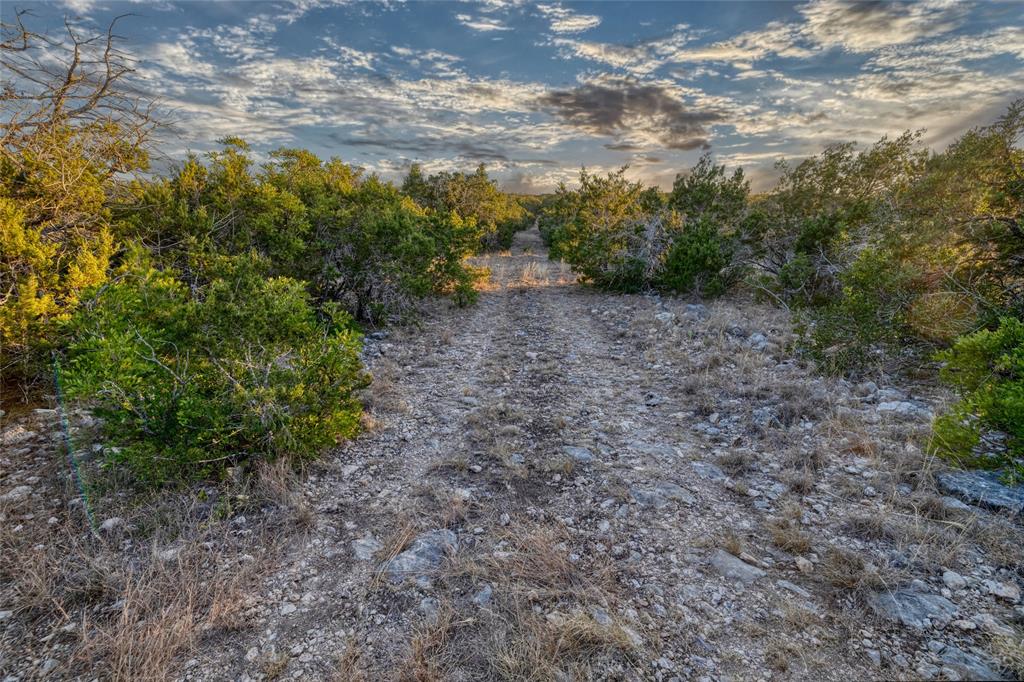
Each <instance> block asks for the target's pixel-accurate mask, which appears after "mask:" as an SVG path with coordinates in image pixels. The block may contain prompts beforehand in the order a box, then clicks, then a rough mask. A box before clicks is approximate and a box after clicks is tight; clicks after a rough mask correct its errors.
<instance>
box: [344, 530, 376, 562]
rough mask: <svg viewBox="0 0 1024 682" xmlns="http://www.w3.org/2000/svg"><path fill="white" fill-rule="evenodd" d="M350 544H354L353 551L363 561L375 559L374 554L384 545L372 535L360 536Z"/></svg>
mask: <svg viewBox="0 0 1024 682" xmlns="http://www.w3.org/2000/svg"><path fill="white" fill-rule="evenodd" d="M349 544H350V545H351V546H352V552H353V553H354V554H355V555H356V558H357V559H361V560H362V561H370V560H371V559H373V557H374V555H375V554H377V552H379V551H380V550H381V548H382V547H383V546H384V545H383V543H381V541H380V540H378V539H377V538H375V537H373V536H372V535H367V536H365V537H361V538H358V539H356V540H353V541H352V542H351V543H349Z"/></svg>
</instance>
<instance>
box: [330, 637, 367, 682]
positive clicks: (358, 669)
mask: <svg viewBox="0 0 1024 682" xmlns="http://www.w3.org/2000/svg"><path fill="white" fill-rule="evenodd" d="M328 679H329V680H330V682H369V679H370V677H369V674H368V673H367V671H366V667H365V664H364V662H363V651H362V649H361V648H360V647H359V643H358V642H357V641H356V640H355V638H354V637H350V638H349V640H348V641H347V642H346V643H345V650H344V651H342V652H341V655H340V656H338V659H337V661H336V662H335V665H334V670H333V671H332V673H331V675H330V676H329V678H328Z"/></svg>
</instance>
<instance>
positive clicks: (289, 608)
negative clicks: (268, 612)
mask: <svg viewBox="0 0 1024 682" xmlns="http://www.w3.org/2000/svg"><path fill="white" fill-rule="evenodd" d="M296 610H297V608H296V606H295V604H292V603H291V602H285V603H284V604H281V609H280V613H281V615H282V616H289V615H291V614H293V613H295V611H296Z"/></svg>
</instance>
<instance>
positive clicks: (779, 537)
mask: <svg viewBox="0 0 1024 682" xmlns="http://www.w3.org/2000/svg"><path fill="white" fill-rule="evenodd" d="M768 532H769V533H770V534H771V536H772V543H773V544H774V545H775V546H776V547H778V548H779V549H784V550H786V551H787V552H793V553H795V554H805V553H807V552H808V551H809V550H810V549H811V536H809V535H808V534H807V533H804V532H803V531H801V530H800V528H799V526H798V525H797V524H796V523H794V522H793V521H791V520H788V519H773V520H772V521H771V522H769V524H768Z"/></svg>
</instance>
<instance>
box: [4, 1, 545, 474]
mask: <svg viewBox="0 0 1024 682" xmlns="http://www.w3.org/2000/svg"><path fill="white" fill-rule="evenodd" d="M19 16H20V15H19ZM4 30H5V33H4V37H3V42H2V44H0V50H2V52H3V55H4V58H5V59H4V66H5V67H6V68H7V69H9V70H10V71H12V72H13V76H14V80H13V81H12V83H16V84H17V87H15V86H14V85H12V87H11V89H10V91H9V92H8V93H7V94H5V111H6V110H9V111H10V118H9V120H8V121H7V122H6V123H5V124H4V127H3V137H2V145H0V150H2V152H0V273H2V287H0V346H2V348H3V351H4V353H3V359H2V362H0V365H2V366H0V369H2V371H3V379H4V381H5V383H6V384H8V385H20V386H22V387H23V388H24V390H25V392H26V393H30V392H31V391H32V386H33V385H39V384H40V382H41V380H42V379H43V378H44V377H47V376H48V375H49V374H50V366H51V364H52V363H53V362H59V363H60V365H61V366H62V369H63V378H64V381H65V386H66V389H67V395H68V396H69V397H70V398H72V399H73V400H75V401H77V402H78V403H79V404H81V405H83V406H86V407H88V408H90V409H91V410H93V411H94V413H95V414H97V416H101V417H102V421H101V423H102V428H103V431H104V442H105V444H106V448H105V450H104V453H105V454H104V462H103V463H104V465H105V466H106V467H107V468H110V469H117V470H119V471H122V472H124V473H126V474H128V477H129V479H130V480H133V481H135V482H136V483H138V484H140V485H158V484H164V483H169V482H171V483H173V482H177V481H191V480H194V479H197V478H205V479H210V478H217V477H218V476H219V475H220V473H221V472H222V471H223V470H224V469H225V468H226V467H228V466H238V465H244V466H246V467H248V466H249V464H250V463H253V462H254V461H256V460H263V459H275V458H282V457H284V458H287V459H292V460H294V459H302V458H308V457H312V456H315V455H316V454H317V453H318V452H319V451H320V450H322V449H323V448H324V447H325V446H328V445H330V444H332V443H335V442H337V441H338V440H339V439H343V438H349V437H351V436H352V435H354V434H355V433H356V432H357V430H358V427H359V423H360V411H361V406H360V404H359V402H358V401H357V400H356V397H355V394H356V391H358V390H359V389H360V388H362V387H364V386H365V385H366V383H367V381H368V377H367V376H366V374H365V373H364V371H363V369H362V366H361V364H360V361H359V351H360V348H361V342H360V328H361V327H362V326H363V325H381V324H386V323H391V322H397V321H402V320H407V319H409V318H410V317H411V316H413V315H414V314H415V309H416V303H417V301H418V300H419V299H422V298H424V297H426V296H430V295H450V296H451V297H452V298H453V300H454V301H455V302H456V303H457V304H459V305H466V304H469V303H472V302H473V300H474V299H475V296H476V290H475V288H474V285H475V283H476V282H477V280H478V279H479V278H480V277H481V276H482V275H483V274H484V273H483V272H481V271H479V270H478V269H475V268H473V267H471V266H469V265H468V264H467V263H466V261H465V259H466V257H467V256H469V255H470V254H472V253H474V252H476V251H478V250H479V249H480V248H486V247H493V246H499V245H507V244H508V242H509V241H510V240H511V235H512V233H513V232H514V230H516V229H519V228H520V227H522V226H523V224H524V220H525V219H526V218H527V213H526V211H525V210H524V209H523V208H522V207H521V206H520V205H519V203H518V202H517V201H516V200H515V199H513V198H511V197H509V196H508V195H505V194H503V193H501V192H500V191H498V189H497V186H496V185H495V183H494V182H493V181H492V180H490V179H489V178H488V177H487V174H486V172H485V171H484V169H483V167H480V168H479V169H477V171H476V173H473V174H463V173H443V174H439V175H435V176H431V177H430V178H428V179H425V180H422V179H421V180H417V179H416V178H417V175H416V172H413V173H410V178H409V179H408V180H407V182H406V187H405V192H404V193H403V191H401V190H399V189H398V188H396V187H395V186H393V185H391V184H389V183H387V182H384V181H382V180H381V179H379V178H377V177H375V176H365V175H364V174H363V173H362V172H361V171H360V170H358V169H355V168H353V167H351V166H349V165H346V164H345V163H343V162H342V161H340V160H338V159H331V160H329V161H323V160H321V159H319V158H317V157H316V156H315V155H314V154H312V153H310V152H308V151H305V150H301V149H279V150H277V151H273V152H271V153H270V155H269V160H268V161H267V162H266V163H263V164H257V163H256V162H255V161H254V160H253V158H252V155H251V150H250V148H249V146H248V145H247V144H246V143H245V141H244V140H242V139H239V138H227V139H225V140H223V141H222V144H223V148H222V149H221V150H220V151H215V152H212V153H209V154H206V155H204V156H196V155H193V156H190V157H189V158H187V159H186V160H185V161H184V162H183V163H182V164H181V165H180V166H178V167H177V168H175V169H173V170H172V171H171V172H170V173H168V174H167V175H165V176H163V177H160V176H146V177H142V176H138V175H135V174H134V173H135V171H142V170H147V169H148V154H149V149H150V145H149V139H150V133H151V132H152V131H153V130H154V127H155V125H156V124H155V123H154V119H153V116H152V112H153V108H152V106H151V105H150V104H149V103H148V102H145V101H143V100H141V99H137V98H134V97H133V96H132V95H130V93H131V92H132V91H131V89H130V86H129V85H127V84H125V83H127V81H126V78H127V77H128V76H129V75H130V74H131V72H132V63H131V60H130V58H129V57H128V56H126V55H124V54H123V53H122V52H120V51H119V50H118V48H117V44H116V40H115V38H114V35H113V32H112V31H113V27H111V32H110V33H108V34H106V35H105V36H99V37H98V38H97V37H83V36H79V35H78V34H77V33H75V32H74V30H73V29H69V35H68V40H66V41H65V42H64V43H57V42H54V41H52V40H50V39H48V38H45V37H43V36H39V35H36V34H34V33H32V32H31V31H29V30H28V29H26V28H25V27H23V26H22V25H21V24H20V23H18V24H16V25H13V26H5V27H4ZM47 49H65V50H66V51H67V54H66V55H65V56H66V57H67V59H66V60H65V65H66V67H62V69H61V70H54V69H53V67H51V66H50V65H51V64H52V63H55V62H52V61H51V60H48V59H47V58H46V57H45V55H44V52H45V50H47ZM19 88H21V89H19ZM414 171H417V169H415V168H414ZM417 172H418V171H417ZM68 178H74V181H73V182H69V181H68Z"/></svg>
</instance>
